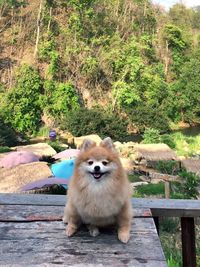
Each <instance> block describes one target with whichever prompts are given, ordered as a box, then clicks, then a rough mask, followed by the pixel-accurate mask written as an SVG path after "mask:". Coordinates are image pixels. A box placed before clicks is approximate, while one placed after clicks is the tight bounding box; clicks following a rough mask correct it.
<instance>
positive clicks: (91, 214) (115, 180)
mask: <svg viewBox="0 0 200 267" xmlns="http://www.w3.org/2000/svg"><path fill="white" fill-rule="evenodd" d="M131 219H132V208H131V189H130V184H129V182H128V178H127V175H126V173H125V171H124V169H123V167H122V164H121V162H120V159H119V157H118V154H117V151H116V150H115V147H114V144H113V142H112V140H111V138H109V137H107V138H105V139H104V140H103V141H102V142H101V143H100V145H99V146H97V145H96V143H95V142H93V141H91V140H85V141H84V142H83V144H82V148H81V151H80V154H79V156H78V157H77V158H76V163H75V171H74V175H73V177H72V179H71V181H70V184H69V189H68V200H67V204H66V206H65V211H64V217H63V221H64V222H65V223H68V224H67V227H66V234H67V236H68V237H70V236H72V235H73V234H74V233H75V232H76V231H77V229H78V227H79V226H80V224H82V223H83V224H86V225H87V227H88V229H89V232H90V234H91V235H92V236H97V235H98V234H99V229H98V228H99V227H105V226H109V225H116V226H117V231H118V238H119V240H120V241H121V242H123V243H127V242H128V240H129V238H130V228H131Z"/></svg>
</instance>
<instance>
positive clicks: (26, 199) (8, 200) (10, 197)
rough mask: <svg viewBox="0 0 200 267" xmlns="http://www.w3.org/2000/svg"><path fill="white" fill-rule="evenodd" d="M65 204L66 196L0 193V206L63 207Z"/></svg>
mask: <svg viewBox="0 0 200 267" xmlns="http://www.w3.org/2000/svg"><path fill="white" fill-rule="evenodd" d="M65 203H66V196H64V195H47V194H46V195H45V194H4V193H0V204H2V205H4V204H9V205H34V206H40V205H41V206H64V205H65Z"/></svg>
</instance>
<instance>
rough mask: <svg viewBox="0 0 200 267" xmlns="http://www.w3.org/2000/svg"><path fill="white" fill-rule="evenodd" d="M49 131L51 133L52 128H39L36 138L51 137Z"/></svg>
mask: <svg viewBox="0 0 200 267" xmlns="http://www.w3.org/2000/svg"><path fill="white" fill-rule="evenodd" d="M49 131H50V128H49V127H47V126H42V127H41V128H39V130H38V131H37V133H36V136H39V137H46V138H47V137H49Z"/></svg>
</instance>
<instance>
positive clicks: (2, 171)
mask: <svg viewBox="0 0 200 267" xmlns="http://www.w3.org/2000/svg"><path fill="white" fill-rule="evenodd" d="M49 176H52V172H51V170H50V168H49V167H48V165H47V163H46V162H32V163H28V164H22V165H18V166H16V167H13V168H10V169H7V168H0V193H18V192H20V188H21V187H22V186H24V185H26V184H28V183H31V182H34V181H37V180H40V179H44V178H47V177H49Z"/></svg>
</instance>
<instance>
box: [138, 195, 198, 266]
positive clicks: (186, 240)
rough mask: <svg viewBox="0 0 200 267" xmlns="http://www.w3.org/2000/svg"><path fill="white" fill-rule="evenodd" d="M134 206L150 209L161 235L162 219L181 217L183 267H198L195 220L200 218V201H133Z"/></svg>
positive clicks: (142, 199)
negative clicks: (160, 219) (160, 224)
mask: <svg viewBox="0 0 200 267" xmlns="http://www.w3.org/2000/svg"><path fill="white" fill-rule="evenodd" d="M133 206H134V207H137V208H150V209H151V212H152V215H153V217H154V222H155V225H156V228H157V232H158V234H159V218H160V217H179V218H180V220H181V237H182V257H183V267H197V263H196V240H195V220H194V218H196V217H200V200H173V199H162V200H161V199H146V198H145V199H144V198H141V199H140V198H137V199H133Z"/></svg>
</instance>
